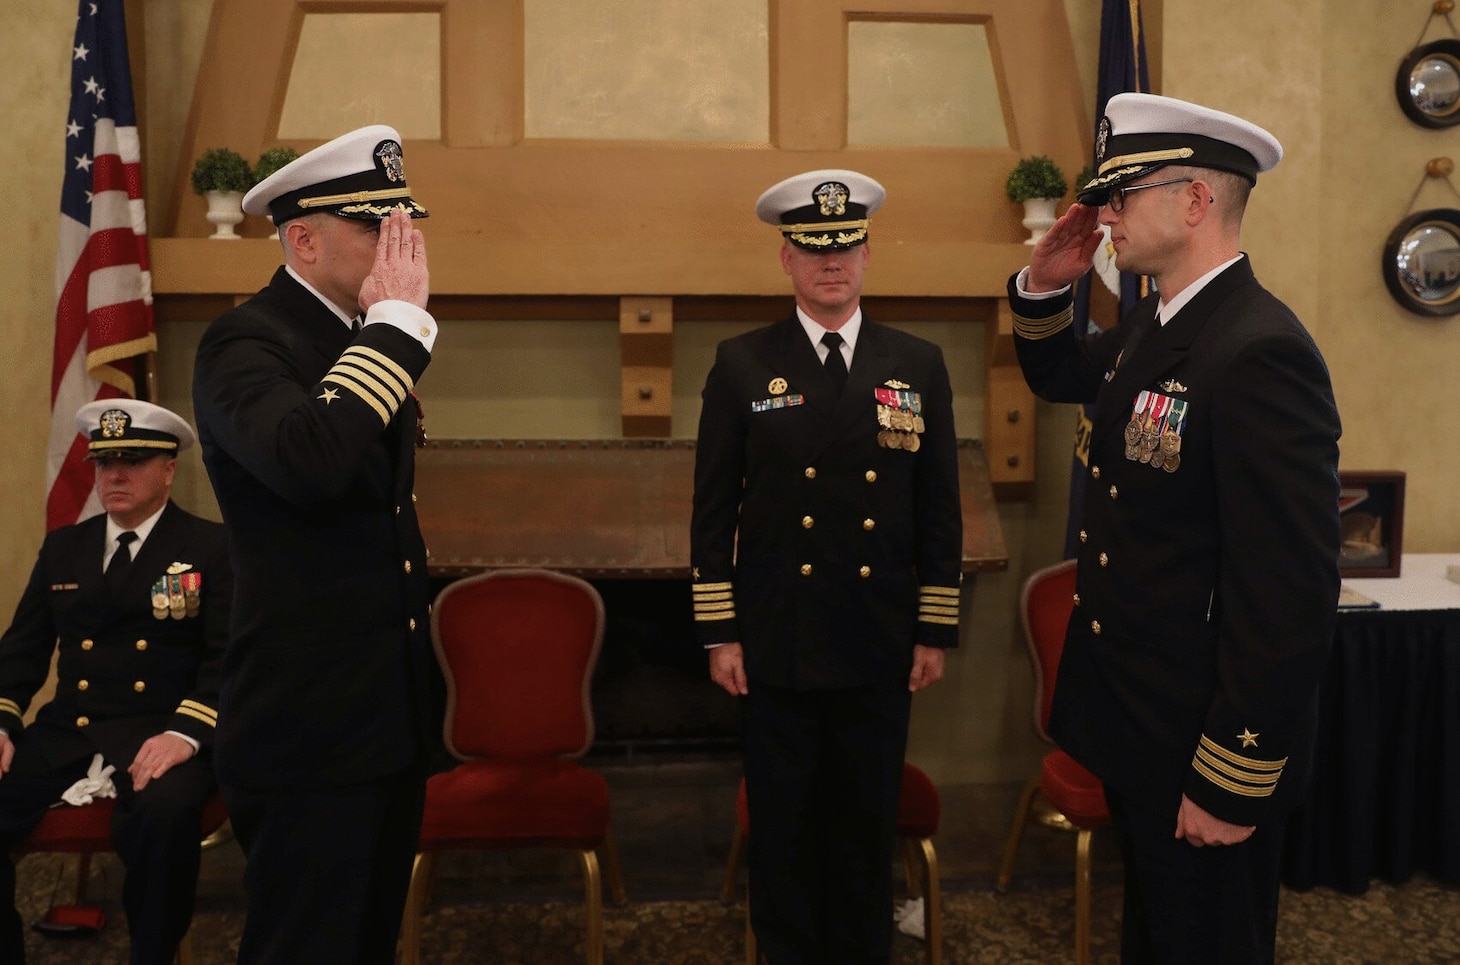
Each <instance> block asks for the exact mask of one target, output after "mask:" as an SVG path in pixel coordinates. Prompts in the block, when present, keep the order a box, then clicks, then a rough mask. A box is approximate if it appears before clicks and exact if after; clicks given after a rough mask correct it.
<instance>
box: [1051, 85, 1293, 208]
mask: <svg viewBox="0 0 1460 965" xmlns="http://www.w3.org/2000/svg"><path fill="white" fill-rule="evenodd" d="M1282 157H1283V146H1282V145H1281V144H1279V143H1278V139H1277V138H1275V137H1273V136H1272V135H1271V134H1269V133H1268V132H1267V131H1265V130H1263V129H1262V128H1260V127H1258V126H1257V125H1256V124H1254V123H1252V122H1251V121H1246V120H1243V119H1242V118H1240V117H1237V116H1236V115H1235V114H1226V113H1223V112H1222V111H1215V110H1212V109H1211V108H1210V107H1202V106H1201V105H1200V104H1192V103H1189V102H1187V101H1183V100H1177V99H1176V98H1174V97H1161V96H1159V95H1157V94H1116V95H1115V96H1114V97H1112V98H1110V101H1109V102H1108V103H1107V104H1106V106H1105V116H1104V117H1103V118H1101V119H1100V129H1099V131H1098V132H1097V133H1096V135H1095V177H1094V178H1092V179H1091V180H1090V182H1089V183H1088V184H1086V185H1085V186H1084V187H1082V188H1080V189H1079V191H1078V192H1077V194H1078V196H1079V200H1080V203H1081V204H1086V205H1092V206H1098V205H1102V204H1104V203H1105V202H1106V201H1107V200H1109V198H1110V191H1111V189H1112V188H1118V187H1120V186H1121V185H1123V184H1128V183H1130V182H1131V181H1134V180H1136V179H1137V178H1140V177H1143V176H1144V175H1147V174H1149V173H1151V172H1152V171H1155V170H1157V169H1158V168H1162V167H1165V166H1166V165H1168V164H1180V165H1186V166H1189V167H1198V168H1215V169H1216V170H1218V171H1230V172H1231V173H1233V174H1237V175H1240V176H1241V177H1243V178H1246V179H1247V181H1248V183H1250V184H1256V183H1257V175H1258V174H1260V173H1262V172H1265V171H1271V170H1272V169H1273V168H1274V167H1276V166H1277V163H1278V161H1280V160H1282Z"/></svg>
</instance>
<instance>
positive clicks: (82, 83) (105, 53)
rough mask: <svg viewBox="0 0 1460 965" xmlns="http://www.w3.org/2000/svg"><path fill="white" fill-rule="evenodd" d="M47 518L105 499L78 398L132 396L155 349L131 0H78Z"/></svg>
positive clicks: (76, 515)
mask: <svg viewBox="0 0 1460 965" xmlns="http://www.w3.org/2000/svg"><path fill="white" fill-rule="evenodd" d="M65 157H66V160H65V174H64V180H63V182H62V185H61V231H60V241H59V244H58V245H57V249H56V344H55V354H54V356H53V359H52V363H51V436H50V445H49V464H48V466H47V471H48V478H49V494H48V495H47V498H46V529H48V530H51V529H55V528H56V527H58V526H65V525H68V524H70V523H74V522H76V521H77V520H79V519H84V518H85V517H87V516H91V515H93V514H95V513H96V512H98V511H99V510H100V506H99V505H98V503H97V501H96V496H95V494H94V493H93V492H92V473H91V470H90V468H89V467H88V466H87V464H86V463H85V462H84V461H83V457H84V456H85V455H86V442H85V440H84V439H82V438H81V437H80V436H79V435H77V434H76V425H75V422H74V421H73V420H74V418H75V415H76V410H77V409H79V408H80V407H81V406H82V405H84V404H85V403H87V402H90V401H92V400H93V399H106V398H116V397H118V396H124V395H125V396H136V394H137V385H136V376H137V366H136V362H135V357H136V356H138V355H142V354H145V353H147V352H152V351H155V350H156V349H157V336H156V334H155V331H154V329H153V324H152V275H151V272H150V271H149V262H148V258H147V214H146V211H145V209H144V208H143V205H142V170H141V160H142V155H141V148H140V144H139V141H138V138H137V111H136V106H135V104H134V102H133V100H132V71H131V68H130V67H129V66H128V63H127V25H126V19H125V16H124V13H123V0H81V3H80V5H79V10H78V12H77V17H76V42H75V44H73V45H72V48H71V106H70V108H69V114H68V117H67V120H66V154H65Z"/></svg>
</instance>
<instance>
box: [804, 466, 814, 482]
mask: <svg viewBox="0 0 1460 965" xmlns="http://www.w3.org/2000/svg"><path fill="white" fill-rule="evenodd" d="M806 478H807V479H815V478H816V467H815V466H807V467H806Z"/></svg>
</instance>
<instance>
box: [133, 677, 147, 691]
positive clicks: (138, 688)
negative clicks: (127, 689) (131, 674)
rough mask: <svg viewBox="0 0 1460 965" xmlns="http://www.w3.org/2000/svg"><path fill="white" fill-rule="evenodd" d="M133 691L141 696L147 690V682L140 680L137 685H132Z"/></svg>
mask: <svg viewBox="0 0 1460 965" xmlns="http://www.w3.org/2000/svg"><path fill="white" fill-rule="evenodd" d="M132 689H133V690H135V691H137V693H139V694H140V693H141V692H142V691H144V690H146V689H147V682H146V681H145V680H139V681H137V682H136V683H134V684H132Z"/></svg>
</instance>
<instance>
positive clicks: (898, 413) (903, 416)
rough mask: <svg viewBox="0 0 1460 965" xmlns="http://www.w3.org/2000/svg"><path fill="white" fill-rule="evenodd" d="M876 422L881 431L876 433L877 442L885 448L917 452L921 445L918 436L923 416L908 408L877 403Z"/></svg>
mask: <svg viewBox="0 0 1460 965" xmlns="http://www.w3.org/2000/svg"><path fill="white" fill-rule="evenodd" d="M877 424H878V425H880V426H881V427H882V431H881V432H878V433H877V444H878V445H879V446H882V447H883V448H886V449H906V450H907V451H908V452H917V451H918V450H919V449H921V448H922V446H923V440H922V439H920V438H918V437H919V436H921V435H922V432H923V417H922V416H920V415H916V414H914V413H913V412H911V411H910V410H908V409H899V408H897V407H896V406H891V405H885V404H882V403H878V404H877Z"/></svg>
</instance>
